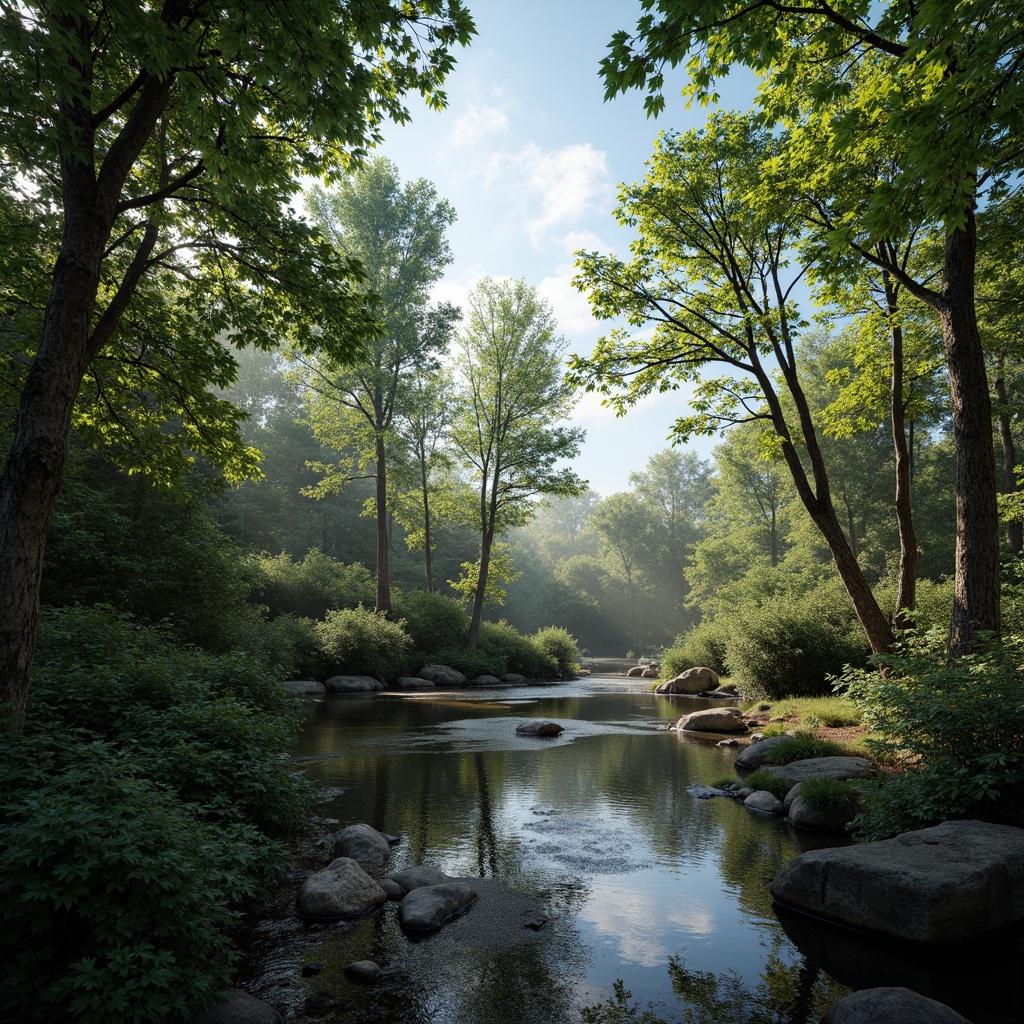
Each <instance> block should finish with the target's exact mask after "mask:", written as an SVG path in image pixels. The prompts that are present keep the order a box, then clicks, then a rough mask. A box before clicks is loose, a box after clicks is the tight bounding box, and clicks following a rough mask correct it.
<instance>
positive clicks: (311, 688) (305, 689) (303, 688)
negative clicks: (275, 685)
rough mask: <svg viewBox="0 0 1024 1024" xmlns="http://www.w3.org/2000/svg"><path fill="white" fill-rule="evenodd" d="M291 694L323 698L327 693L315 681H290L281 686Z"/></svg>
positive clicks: (322, 685) (322, 686) (321, 684)
mask: <svg viewBox="0 0 1024 1024" xmlns="http://www.w3.org/2000/svg"><path fill="white" fill-rule="evenodd" d="M281 685H282V686H283V687H284V688H285V689H286V690H287V691H288V692H289V693H295V694H298V695H299V696H300V697H322V696H323V695H324V694H325V693H326V692H327V691H326V690H325V689H324V684H323V683H318V682H317V681H316V680H315V679H288V680H286V681H285V682H283V683H282V684H281Z"/></svg>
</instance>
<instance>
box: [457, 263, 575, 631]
mask: <svg viewBox="0 0 1024 1024" xmlns="http://www.w3.org/2000/svg"><path fill="white" fill-rule="evenodd" d="M555 331H556V324H555V319H554V316H553V315H552V313H551V309H550V307H549V306H548V304H547V303H546V302H544V300H543V299H541V298H540V296H539V295H538V294H537V291H536V289H535V288H531V287H530V286H529V285H527V284H526V283H525V282H524V281H494V280H491V279H490V278H484V279H483V280H482V281H480V283H479V284H478V285H477V286H476V287H475V288H474V289H473V290H472V292H470V295H469V319H468V322H467V324H466V327H465V329H464V330H463V331H462V333H461V334H460V336H459V339H458V345H457V353H456V370H457V372H458V374H459V376H460V377H461V387H460V390H459V393H458V394H457V395H456V413H455V416H454V422H453V430H452V438H453V441H454V444H455V447H456V449H457V450H458V451H459V452H460V453H461V456H462V458H463V460H464V462H465V464H466V466H467V467H468V468H469V469H470V471H471V473H472V475H473V477H474V483H475V487H476V492H477V498H478V501H477V516H478V518H477V523H478V526H479V529H480V560H479V562H478V570H477V583H476V591H475V596H474V599H473V612H472V616H471V618H470V627H469V646H470V647H475V646H476V639H477V635H478V634H479V631H480V619H481V615H482V613H483V607H484V598H485V595H486V593H487V576H488V570H489V563H490V557H491V549H492V547H493V544H494V540H495V537H496V536H498V535H499V534H501V533H502V532H503V531H505V530H507V529H509V528H510V527H513V526H520V525H522V524H523V523H525V522H527V521H528V520H529V518H530V516H531V515H532V512H533V503H532V502H531V501H530V500H529V499H530V498H533V497H535V496H537V495H542V496H543V495H552V496H555V497H564V496H567V495H572V494H579V493H581V492H582V491H583V490H584V488H585V486H586V484H585V483H584V481H582V480H580V479H579V477H577V476H576V474H575V473H573V472H572V470H570V469H567V468H559V466H558V463H559V462H561V461H563V460H566V459H572V458H574V457H575V456H576V455H577V454H579V449H580V444H581V443H582V441H583V431H582V430H581V429H580V428H578V427H567V426H561V425H559V424H560V421H562V420H564V419H565V417H566V416H567V415H568V414H569V411H570V410H571V408H572V403H573V395H572V392H571V390H570V389H569V388H567V387H566V386H565V384H564V383H563V381H562V365H561V356H562V352H563V350H564V348H565V342H564V341H563V340H562V339H561V338H560V337H558V336H557V335H556V334H555Z"/></svg>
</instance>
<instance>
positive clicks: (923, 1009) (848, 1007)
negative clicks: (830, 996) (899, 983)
mask: <svg viewBox="0 0 1024 1024" xmlns="http://www.w3.org/2000/svg"><path fill="white" fill-rule="evenodd" d="M821 1024H971V1022H970V1021H969V1020H968V1019H967V1018H966V1017H961V1016H960V1014H959V1013H957V1012H956V1010H953V1009H950V1007H948V1006H947V1005H946V1004H945V1003H937V1002H936V1001H935V1000H934V999H929V998H928V997H927V996H921V995H918V994H917V993H916V992H912V991H911V990H910V989H909V988H865V989H861V990H860V991H859V992H851V993H850V994H849V995H848V996H843V998H842V999H837V1000H836V1001H835V1002H834V1003H833V1004H832V1005H831V1006H830V1007H829V1008H828V1009H827V1010H826V1011H825V1015H824V1016H823V1017H822V1018H821Z"/></svg>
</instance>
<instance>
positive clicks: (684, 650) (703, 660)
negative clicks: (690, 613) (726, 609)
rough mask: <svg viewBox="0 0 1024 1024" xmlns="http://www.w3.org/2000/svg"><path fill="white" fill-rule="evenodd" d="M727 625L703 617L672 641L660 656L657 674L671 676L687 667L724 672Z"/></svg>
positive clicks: (671, 677) (725, 673) (726, 666)
mask: <svg viewBox="0 0 1024 1024" xmlns="http://www.w3.org/2000/svg"><path fill="white" fill-rule="evenodd" d="M727 645H728V626H727V625H726V623H725V622H724V621H722V620H719V619H706V620H705V621H703V622H701V623H698V624H697V625H696V626H694V627H693V629H691V630H690V631H689V632H687V633H683V634H681V635H680V636H677V637H676V642H675V643H674V644H673V645H672V646H671V647H670V648H668V649H667V650H665V651H663V652H662V655H661V676H662V678H663V679H673V678H674V677H675V676H677V675H679V673H680V672H685V671H686V669H688V668H701V667H706V668H710V669H714V670H715V672H717V673H718V674H719V675H720V676H724V675H728V673H729V666H728V663H727V662H726V659H725V654H726V648H727Z"/></svg>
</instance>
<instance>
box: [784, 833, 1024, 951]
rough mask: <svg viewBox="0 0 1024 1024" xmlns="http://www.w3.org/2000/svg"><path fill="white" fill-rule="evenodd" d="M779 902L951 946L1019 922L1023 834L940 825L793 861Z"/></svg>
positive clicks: (1022, 919) (1023, 905)
mask: <svg viewBox="0 0 1024 1024" xmlns="http://www.w3.org/2000/svg"><path fill="white" fill-rule="evenodd" d="M771 893H772V896H773V898H774V899H775V900H776V901H777V902H778V903H780V904H781V905H783V906H785V907H790V908H792V909H794V910H799V911H802V912H803V913H806V914H813V915H815V916H817V917H820V918H823V919H824V920H827V921H835V922H838V923H840V924H845V925H849V926H851V927H854V928H860V929H863V930H865V931H870V932H877V933H880V934H883V935H888V936H892V937H894V938H898V939H905V940H908V941H911V942H918V943H926V944H931V945H940V946H955V945H960V944H963V943H967V942H970V941H972V940H973V939H976V938H979V937H981V936H986V935H991V934H994V933H996V932H1000V931H1003V930H1009V929H1012V928H1018V927H1020V926H1021V925H1022V924H1024V830H1022V829H1019V828H1013V827H1011V826H1009V825H993V824H990V823H988V822H981V821H947V822H944V823H943V824H941V825H936V826H935V827H934V828H926V829H921V830H919V831H917V832H906V833H904V834H903V835H900V836H896V838H895V839H886V840H884V841H882V842H877V843H863V844H861V845H858V846H849V847H842V848H839V849H829V850H810V851H808V852H807V853H803V854H801V855H800V856H798V857H795V858H794V859H793V860H791V861H790V862H789V863H788V864H787V865H786V866H785V867H784V868H783V869H782V871H781V872H779V874H778V875H777V876H776V877H775V879H774V881H773V882H772V884H771Z"/></svg>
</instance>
